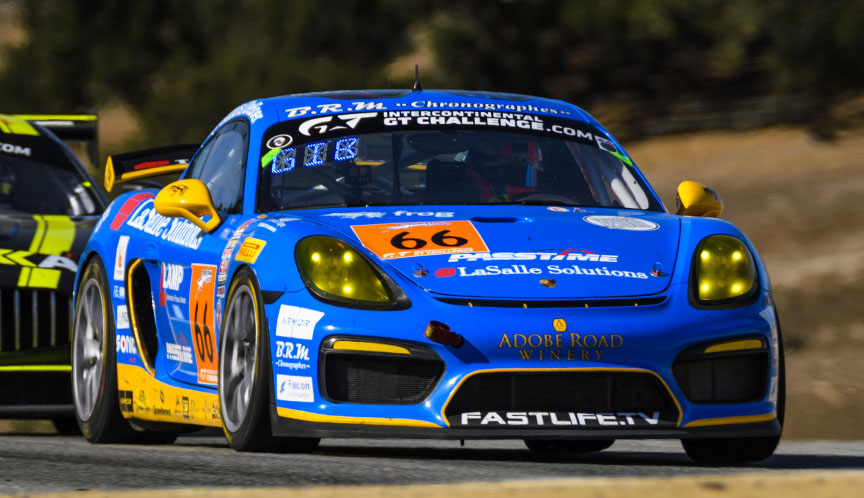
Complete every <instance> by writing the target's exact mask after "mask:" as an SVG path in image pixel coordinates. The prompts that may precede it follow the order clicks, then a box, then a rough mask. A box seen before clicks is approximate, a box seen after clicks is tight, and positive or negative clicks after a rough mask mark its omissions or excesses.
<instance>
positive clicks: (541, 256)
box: [447, 248, 618, 263]
mask: <svg viewBox="0 0 864 498" xmlns="http://www.w3.org/2000/svg"><path fill="white" fill-rule="evenodd" d="M535 260H539V261H591V262H598V263H617V262H618V255H617V254H597V253H595V252H593V251H586V250H584V249H581V250H580V249H572V248H571V249H555V251H542V252H536V251H535V252H477V253H461V254H451V255H450V258H449V259H448V260H447V261H449V262H451V263H452V262H454V261H535Z"/></svg>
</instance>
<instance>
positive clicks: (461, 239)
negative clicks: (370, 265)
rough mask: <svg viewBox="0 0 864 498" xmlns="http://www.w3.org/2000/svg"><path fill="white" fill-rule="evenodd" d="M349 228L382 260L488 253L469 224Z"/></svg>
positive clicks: (445, 222) (447, 222) (474, 229)
mask: <svg viewBox="0 0 864 498" xmlns="http://www.w3.org/2000/svg"><path fill="white" fill-rule="evenodd" d="M351 229H352V230H354V233H355V234H356V235H357V238H358V239H359V240H360V242H361V243H362V244H363V246H364V247H366V248H367V249H369V250H370V251H372V252H374V253H375V254H377V255H378V256H380V257H382V258H384V259H396V258H409V257H416V256H434V255H439V254H452V253H471V252H485V251H488V250H489V249H488V248H487V247H486V243H485V242H484V241H483V238H482V237H481V236H480V234H479V233H478V232H477V229H476V228H474V225H473V224H471V222H470V221H429V222H415V223H411V222H409V223H385V224H381V225H353V226H351Z"/></svg>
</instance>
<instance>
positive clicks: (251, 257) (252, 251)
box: [234, 237, 267, 263]
mask: <svg viewBox="0 0 864 498" xmlns="http://www.w3.org/2000/svg"><path fill="white" fill-rule="evenodd" d="M265 245H267V241H265V240H260V239H253V238H252V237H246V240H244V241H243V244H241V245H240V249H239V250H237V256H235V257H234V260H235V261H243V262H245V263H255V261H256V260H257V259H258V255H260V254H261V251H262V250H264V246H265Z"/></svg>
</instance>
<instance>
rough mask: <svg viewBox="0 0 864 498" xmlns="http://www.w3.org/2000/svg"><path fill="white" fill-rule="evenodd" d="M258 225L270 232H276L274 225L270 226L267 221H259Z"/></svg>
mask: <svg viewBox="0 0 864 498" xmlns="http://www.w3.org/2000/svg"><path fill="white" fill-rule="evenodd" d="M258 226H259V227H261V228H263V229H264V230H269V231H271V232H273V233H276V227H271V226H270V225H268V224H267V223H259V224H258Z"/></svg>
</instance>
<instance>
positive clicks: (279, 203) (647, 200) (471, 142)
mask: <svg viewBox="0 0 864 498" xmlns="http://www.w3.org/2000/svg"><path fill="white" fill-rule="evenodd" d="M434 112H435V111H426V112H425V114H426V116H425V117H426V118H427V119H426V120H423V119H421V118H422V117H424V116H418V117H417V118H416V119H415V118H411V117H410V116H409V117H408V118H406V119H405V120H401V121H400V120H399V119H397V118H393V117H390V118H388V117H387V116H386V115H387V114H393V113H364V114H354V115H350V114H348V115H341V116H334V117H332V118H328V117H324V118H314V119H309V120H306V121H300V120H295V121H293V122H290V121H289V122H285V123H279V124H277V125H274V126H273V127H271V128H270V129H269V130H268V132H267V133H265V136H264V141H263V146H262V149H261V162H260V167H261V172H262V174H261V175H260V179H259V185H258V189H259V190H258V211H259V212H266V211H280V210H288V209H298V208H313V207H323V206H368V205H429V204H432V205H434V204H439V205H440V204H448V205H449V204H526V205H527V204H538V205H559V206H584V207H609V208H623V209H640V210H652V211H662V210H663V209H662V207H661V205H660V203H659V201H658V200H657V199H656V198H655V197H654V195H653V194H652V193H651V192H650V191H649V189H648V188H647V186H646V185H645V183H644V182H643V180H642V179H641V177H640V176H639V174H638V173H637V172H636V171H635V170H634V168H633V165H632V163H631V162H630V160H629V159H628V158H627V157H626V156H624V155H623V154H621V153H620V152H619V150H618V149H617V147H616V146H615V145H614V143H613V142H611V141H609V140H608V139H606V138H604V136H603V135H602V134H600V133H599V132H598V131H597V130H596V129H593V128H591V127H589V126H588V125H586V124H584V123H576V122H573V121H570V120H563V119H557V120H555V119H551V118H548V117H545V116H544V117H543V120H540V119H539V118H540V116H532V115H524V114H515V118H514V119H511V120H507V117H506V116H505V117H494V116H493V117H491V118H490V117H484V116H480V114H483V113H475V114H478V116H471V117H470V118H471V120H469V121H467V122H466V121H465V117H464V116H461V117H459V120H458V121H457V122H454V121H453V120H452V119H450V118H452V117H453V116H435V115H434ZM440 112H442V113H447V112H449V113H450V114H456V113H458V111H440ZM467 113H468V112H463V114H467ZM418 114H419V113H418ZM485 114H490V115H495V114H505V113H485ZM357 116H361V117H362V118H365V119H363V121H362V122H361V118H357ZM436 117H437V118H439V121H438V122H437V126H432V125H431V124H430V125H424V124H425V123H431V122H433V118H436ZM388 119H389V121H388ZM409 119H413V121H409ZM478 119H485V120H486V121H483V122H485V123H488V122H489V121H490V120H492V119H494V120H495V121H494V123H495V124H499V123H501V122H504V124H511V123H512V124H511V126H509V127H506V128H505V129H503V130H494V129H492V130H490V129H489V128H490V127H486V128H481V127H479V126H476V124H477V123H478ZM505 120H506V121H505ZM448 121H449V122H450V123H452V126H447V124H446V123H447V122H448ZM340 122H341V123H344V125H342V124H341V123H340ZM388 123H389V124H388ZM466 123H468V124H466ZM499 127H500V126H499Z"/></svg>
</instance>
